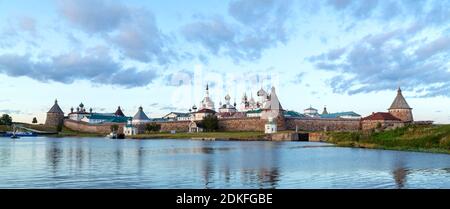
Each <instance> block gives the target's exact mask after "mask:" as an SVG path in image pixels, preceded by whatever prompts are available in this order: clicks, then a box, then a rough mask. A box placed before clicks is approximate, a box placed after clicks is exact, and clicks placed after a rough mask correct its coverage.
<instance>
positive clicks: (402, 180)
mask: <svg viewBox="0 0 450 209" xmlns="http://www.w3.org/2000/svg"><path fill="white" fill-rule="evenodd" d="M407 175H408V169H406V168H405V160H404V159H403V158H402V157H401V156H399V157H397V158H396V161H395V164H394V170H393V171H392V176H393V178H394V181H395V184H396V185H397V188H398V189H402V188H404V187H405V184H406V177H407Z"/></svg>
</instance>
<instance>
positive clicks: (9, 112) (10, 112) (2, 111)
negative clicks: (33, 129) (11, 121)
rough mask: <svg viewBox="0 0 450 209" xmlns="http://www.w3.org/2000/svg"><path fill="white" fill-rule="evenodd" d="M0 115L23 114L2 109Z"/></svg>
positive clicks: (18, 111)
mask: <svg viewBox="0 0 450 209" xmlns="http://www.w3.org/2000/svg"><path fill="white" fill-rule="evenodd" d="M0 114H8V115H10V114H24V112H22V111H20V110H11V109H3V110H0Z"/></svg>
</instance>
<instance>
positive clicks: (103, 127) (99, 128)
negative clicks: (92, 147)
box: [64, 119, 125, 135]
mask: <svg viewBox="0 0 450 209" xmlns="http://www.w3.org/2000/svg"><path fill="white" fill-rule="evenodd" d="M111 125H118V126H119V130H118V132H119V133H122V132H123V127H124V126H125V124H124V123H103V124H89V123H86V122H83V121H74V120H70V119H65V120H64V126H65V127H66V128H68V129H70V130H74V131H79V132H85V133H98V134H105V135H106V134H109V133H111Z"/></svg>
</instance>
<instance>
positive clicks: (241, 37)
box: [181, 0, 292, 62]
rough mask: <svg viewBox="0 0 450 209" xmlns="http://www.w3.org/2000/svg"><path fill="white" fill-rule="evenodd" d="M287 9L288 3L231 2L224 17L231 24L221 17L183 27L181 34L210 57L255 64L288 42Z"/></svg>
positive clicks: (269, 0)
mask: <svg viewBox="0 0 450 209" xmlns="http://www.w3.org/2000/svg"><path fill="white" fill-rule="evenodd" d="M291 7H292V1H290V0H283V1H275V0H247V1H244V0H239V1H232V2H230V4H229V7H228V13H229V15H230V16H231V17H232V18H233V19H234V20H235V21H227V20H225V18H223V17H221V16H213V17H211V18H209V19H207V18H201V19H200V20H197V21H195V22H193V23H190V24H187V25H185V26H184V27H183V28H182V29H181V33H182V35H183V36H184V37H185V39H186V40H187V41H189V42H192V43H198V44H200V45H201V46H203V47H204V48H205V49H206V50H208V51H209V52H210V53H212V54H213V55H216V56H221V55H225V56H228V57H231V58H232V59H233V60H234V61H235V62H239V61H241V60H244V61H252V60H257V59H259V58H260V57H261V56H262V53H263V51H264V50H266V49H269V48H272V47H276V46H277V45H278V44H285V43H286V42H287V41H288V39H289V37H290V36H289V35H288V34H289V29H288V26H287V22H288V18H289V17H290V16H291V15H292V9H291Z"/></svg>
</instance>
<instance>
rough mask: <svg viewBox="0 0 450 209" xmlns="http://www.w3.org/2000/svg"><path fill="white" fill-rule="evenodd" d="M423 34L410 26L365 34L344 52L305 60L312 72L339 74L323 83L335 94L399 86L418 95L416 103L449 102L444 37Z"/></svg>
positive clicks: (449, 46)
mask: <svg viewBox="0 0 450 209" xmlns="http://www.w3.org/2000/svg"><path fill="white" fill-rule="evenodd" d="M427 32H428V30H427V29H425V28H424V27H418V26H417V25H411V26H410V27H407V28H401V29H396V30H393V31H387V32H383V33H379V34H371V35H367V36H365V37H363V38H361V39H360V40H358V41H356V42H355V43H352V44H349V45H348V46H346V47H344V48H345V50H342V49H332V50H330V51H328V52H325V53H322V54H320V55H317V56H312V57H310V58H308V60H309V61H310V62H312V63H313V64H314V65H315V66H316V68H318V69H321V70H326V71H333V72H336V73H338V74H339V75H337V76H334V77H332V78H331V79H330V80H329V81H328V84H329V85H330V86H331V87H332V88H333V91H334V92H335V93H348V94H357V93H367V92H374V91H381V90H389V89H395V88H396V87H398V86H399V85H400V86H402V87H404V88H405V89H407V90H420V91H417V93H419V96H421V97H430V96H447V97H450V93H449V92H450V83H449V82H448V81H449V80H450V71H449V69H448V65H447V62H448V60H449V58H450V36H449V35H445V34H444V33H442V34H441V35H440V36H439V37H433V36H427V35H426V34H427ZM423 36H426V38H423ZM336 52H338V53H336ZM330 54H335V55H336V56H330Z"/></svg>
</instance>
